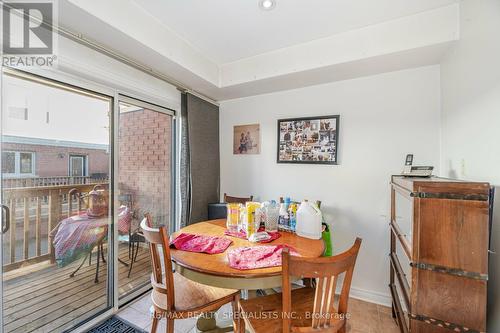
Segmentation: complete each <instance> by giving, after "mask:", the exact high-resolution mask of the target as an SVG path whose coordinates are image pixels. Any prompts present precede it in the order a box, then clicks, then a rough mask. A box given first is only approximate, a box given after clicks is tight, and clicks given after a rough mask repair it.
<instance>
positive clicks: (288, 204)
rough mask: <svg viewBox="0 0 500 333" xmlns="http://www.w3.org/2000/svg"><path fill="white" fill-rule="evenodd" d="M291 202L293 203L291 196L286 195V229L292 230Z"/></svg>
mask: <svg viewBox="0 0 500 333" xmlns="http://www.w3.org/2000/svg"><path fill="white" fill-rule="evenodd" d="M290 203H291V200H290V197H285V219H284V221H283V222H284V223H283V225H284V229H285V230H286V231H290V213H289V209H290Z"/></svg>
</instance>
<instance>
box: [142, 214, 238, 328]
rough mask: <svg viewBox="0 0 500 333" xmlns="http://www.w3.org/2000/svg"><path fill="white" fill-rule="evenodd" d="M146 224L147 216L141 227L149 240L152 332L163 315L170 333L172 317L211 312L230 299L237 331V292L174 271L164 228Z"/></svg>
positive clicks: (183, 317) (172, 325) (188, 316)
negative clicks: (198, 281)
mask: <svg viewBox="0 0 500 333" xmlns="http://www.w3.org/2000/svg"><path fill="white" fill-rule="evenodd" d="M149 223H150V222H148V219H147V218H144V219H143V220H142V221H141V229H142V231H143V234H144V237H146V240H147V241H148V242H149V248H150V253H151V266H152V273H151V285H152V287H153V291H152V293H151V300H152V303H153V308H154V314H153V317H152V325H151V332H152V333H155V332H156V329H157V327H158V322H159V321H160V319H161V318H166V321H167V333H173V332H174V320H175V319H185V318H190V317H195V316H198V315H201V314H204V313H210V312H214V311H217V310H218V309H219V308H220V307H221V306H222V305H224V304H226V303H229V302H231V304H232V308H233V329H234V331H235V332H238V331H239V327H238V321H237V320H235V318H237V310H238V307H237V304H238V301H239V298H240V291H239V290H235V289H224V288H217V287H211V286H206V285H203V284H200V283H197V282H194V281H192V280H189V279H187V278H185V277H183V276H182V275H180V274H179V273H176V272H173V271H172V262H171V257H170V248H169V236H168V232H167V229H166V227H164V226H163V227H159V228H152V227H151V225H150V224H149ZM148 224H149V225H148Z"/></svg>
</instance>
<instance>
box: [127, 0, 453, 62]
mask: <svg viewBox="0 0 500 333" xmlns="http://www.w3.org/2000/svg"><path fill="white" fill-rule="evenodd" d="M132 1H133V2H134V3H135V4H136V5H137V6H139V7H140V8H142V9H143V10H144V11H145V12H147V13H148V14H150V15H151V16H153V17H154V18H156V19H157V20H158V22H161V23H162V24H163V25H164V26H165V27H167V28H168V29H170V30H172V32H174V33H175V34H177V35H178V36H180V37H181V38H183V39H184V40H185V41H186V42H187V43H189V44H191V45H192V46H193V48H195V49H197V50H198V51H199V52H200V53H201V54H203V55H204V56H206V57H207V58H208V59H210V60H212V61H213V62H215V63H216V64H218V65H221V64H225V63H229V62H233V61H236V60H240V59H243V58H248V57H252V56H255V55H258V54H262V53H266V52H269V51H273V50H277V49H281V48H284V47H289V46H292V45H296V44H301V43H305V42H309V41H311V40H316V39H320V38H325V37H328V36H331V35H333V34H337V33H340V32H345V31H349V30H352V29H356V28H361V27H365V26H369V25H372V24H377V23H380V22H384V21H388V20H392V19H396V18H399V17H403V16H407V15H412V14H416V13H419V12H423V11H427V10H431V9H434V8H438V7H441V6H445V5H448V4H452V3H456V2H458V0H368V1H367V0H276V3H277V5H276V8H275V9H274V10H272V11H262V10H260V9H259V6H258V3H259V0H132ZM131 21H132V22H133V19H132V20H131Z"/></svg>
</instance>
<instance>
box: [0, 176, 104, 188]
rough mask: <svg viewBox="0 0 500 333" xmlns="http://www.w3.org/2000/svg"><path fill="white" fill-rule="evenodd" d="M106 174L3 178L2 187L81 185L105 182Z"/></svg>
mask: <svg viewBox="0 0 500 333" xmlns="http://www.w3.org/2000/svg"><path fill="white" fill-rule="evenodd" d="M107 181H108V178H107V176H99V177H95V176H76V177H75V176H61V177H29V178H3V180H2V182H3V187H4V188H18V187H39V186H56V185H81V184H92V183H102V182H107Z"/></svg>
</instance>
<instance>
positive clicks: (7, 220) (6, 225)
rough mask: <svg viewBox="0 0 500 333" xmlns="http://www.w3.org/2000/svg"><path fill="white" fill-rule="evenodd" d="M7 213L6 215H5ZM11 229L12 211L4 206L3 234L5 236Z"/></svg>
mask: <svg viewBox="0 0 500 333" xmlns="http://www.w3.org/2000/svg"><path fill="white" fill-rule="evenodd" d="M4 212H5V215H4ZM9 228H10V209H9V207H7V206H5V205H2V230H1V233H2V234H5V233H6V232H7V230H9Z"/></svg>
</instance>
